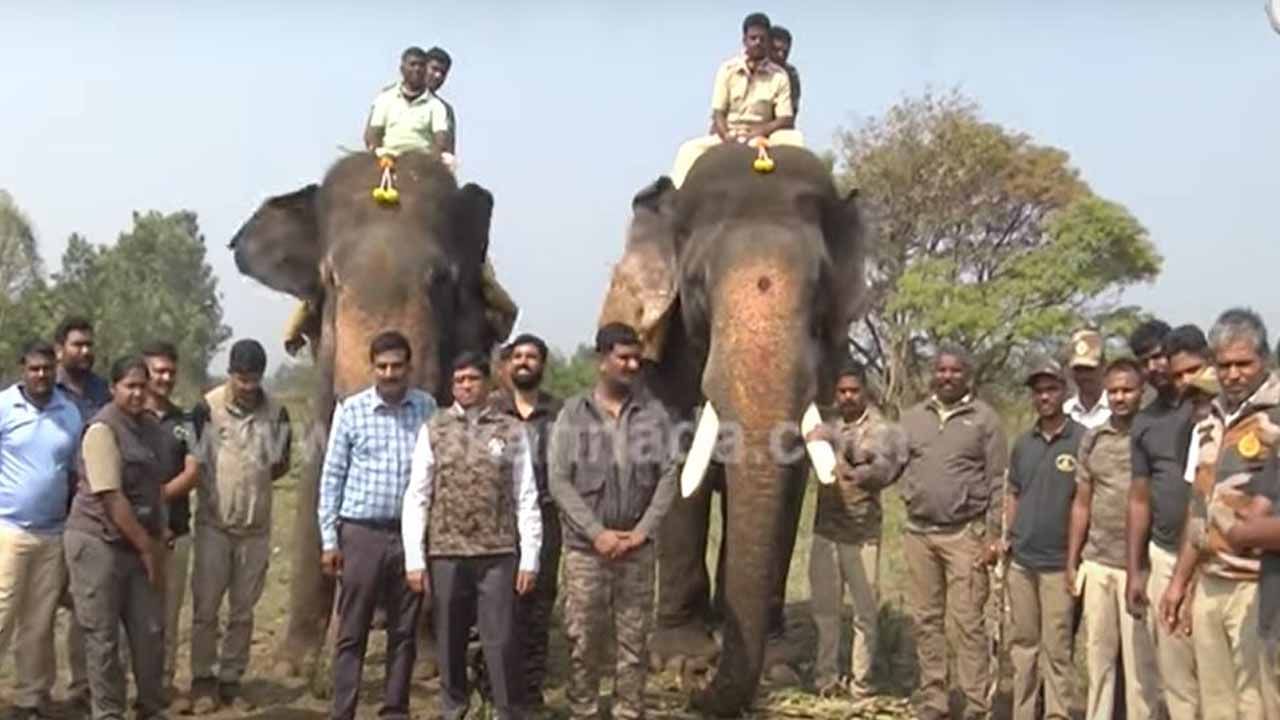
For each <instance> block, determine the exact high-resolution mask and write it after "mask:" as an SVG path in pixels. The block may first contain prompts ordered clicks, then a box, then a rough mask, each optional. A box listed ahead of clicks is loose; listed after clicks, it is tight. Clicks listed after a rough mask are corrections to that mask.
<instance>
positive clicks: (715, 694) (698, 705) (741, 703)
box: [689, 681, 751, 718]
mask: <svg viewBox="0 0 1280 720" xmlns="http://www.w3.org/2000/svg"><path fill="white" fill-rule="evenodd" d="M689 705H690V706H691V707H692V708H693V709H694V710H695V711H696V712H699V713H702V714H703V715H710V716H712V717H722V718H735V717H740V716H741V715H742V714H743V713H745V712H746V711H747V710H748V709H749V708H750V707H751V702H750V699H743V698H742V697H739V693H733V692H730V691H729V690H728V689H727V688H725V687H724V686H722V685H719V684H718V683H716V682H714V681H713V682H712V683H711V686H710V687H707V688H704V689H702V690H699V691H697V692H695V693H693V696H692V697H690V699H689Z"/></svg>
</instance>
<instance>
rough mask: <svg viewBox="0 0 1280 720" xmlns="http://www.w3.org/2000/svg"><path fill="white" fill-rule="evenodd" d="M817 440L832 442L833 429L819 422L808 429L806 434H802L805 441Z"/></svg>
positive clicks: (833, 437)
mask: <svg viewBox="0 0 1280 720" xmlns="http://www.w3.org/2000/svg"><path fill="white" fill-rule="evenodd" d="M818 440H821V441H823V442H829V443H834V442H835V440H836V435H835V431H834V429H833V428H832V427H831V426H830V425H828V424H826V423H819V424H818V425H816V426H814V428H813V429H812V430H810V431H809V434H808V435H805V436H804V441H805V442H807V443H810V442H815V441H818Z"/></svg>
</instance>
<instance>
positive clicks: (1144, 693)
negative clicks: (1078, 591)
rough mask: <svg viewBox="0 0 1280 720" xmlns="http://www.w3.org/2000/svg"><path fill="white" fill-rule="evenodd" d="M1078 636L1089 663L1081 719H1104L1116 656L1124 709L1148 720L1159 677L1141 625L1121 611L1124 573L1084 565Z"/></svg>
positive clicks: (1107, 715)
mask: <svg viewBox="0 0 1280 720" xmlns="http://www.w3.org/2000/svg"><path fill="white" fill-rule="evenodd" d="M1079 572H1080V573H1083V574H1084V580H1083V582H1084V634H1085V646H1086V654H1085V660H1086V662H1087V663H1088V665H1089V702H1088V709H1087V711H1086V713H1085V717H1086V718H1089V720H1110V719H1111V716H1112V711H1113V709H1114V708H1113V705H1114V698H1115V682H1116V653H1117V650H1118V651H1119V653H1120V655H1121V657H1122V660H1123V662H1124V673H1125V675H1124V687H1125V708H1126V710H1127V712H1128V716H1129V717H1132V718H1149V717H1153V713H1154V712H1155V710H1156V708H1157V707H1158V703H1159V701H1160V700H1159V682H1160V676H1159V673H1158V671H1157V670H1156V659H1155V648H1154V646H1153V645H1152V642H1151V634H1150V632H1149V631H1148V630H1147V626H1146V624H1145V623H1144V622H1143V621H1140V620H1135V619H1134V618H1133V616H1131V615H1130V614H1129V613H1128V611H1127V610H1126V609H1125V597H1124V586H1125V571H1124V570H1122V569H1120V568H1113V567H1107V566H1105V565H1099V564H1097V563H1091V562H1087V561H1086V562H1085V563H1084V564H1083V565H1082V566H1081V567H1080V570H1079Z"/></svg>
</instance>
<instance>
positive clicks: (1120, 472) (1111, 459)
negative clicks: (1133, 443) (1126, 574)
mask: <svg viewBox="0 0 1280 720" xmlns="http://www.w3.org/2000/svg"><path fill="white" fill-rule="evenodd" d="M1129 452H1130V449H1129V433H1127V432H1120V431H1119V430H1117V429H1116V428H1115V427H1114V426H1113V425H1112V424H1111V423H1110V422H1107V424H1106V425H1103V426H1102V427H1098V428H1094V429H1092V430H1089V431H1088V432H1086V433H1085V434H1084V437H1083V438H1082V439H1081V440H1080V457H1079V460H1078V461H1077V462H1076V485H1088V486H1090V487H1091V488H1092V489H1093V495H1092V497H1091V502H1090V505H1089V534H1088V537H1087V539H1086V540H1085V546H1084V555H1083V558H1084V559H1085V560H1092V561H1093V562H1096V563H1099V564H1101V565H1106V566H1107V567H1112V568H1120V569H1124V567H1125V561H1126V559H1127V558H1126V557H1125V540H1126V537H1125V523H1126V522H1127V520H1128V514H1127V513H1128V507H1129V506H1128V502H1129V500H1128V499H1129V485H1130V484H1131V483H1132V481H1133V471H1132V469H1131V464H1130V455H1129Z"/></svg>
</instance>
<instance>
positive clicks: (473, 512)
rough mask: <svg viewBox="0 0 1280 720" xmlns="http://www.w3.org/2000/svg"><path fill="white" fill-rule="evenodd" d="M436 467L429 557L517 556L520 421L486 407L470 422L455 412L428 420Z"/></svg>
mask: <svg viewBox="0 0 1280 720" xmlns="http://www.w3.org/2000/svg"><path fill="white" fill-rule="evenodd" d="M428 427H429V434H430V437H431V452H432V454H433V455H434V456H435V467H434V471H433V473H432V475H433V478H432V485H431V516H430V518H429V519H428V528H429V529H428V531H427V555H428V556H430V557H441V556H477V555H504V554H507V553H514V552H515V551H516V547H517V535H516V509H517V508H516V497H515V490H514V488H513V487H512V486H513V484H514V479H513V473H514V467H513V464H514V461H515V453H516V451H517V450H518V449H519V448H520V444H521V442H522V433H521V426H520V421H518V420H516V419H514V418H512V417H510V416H507V415H504V414H502V413H500V412H497V411H496V410H493V409H492V408H485V409H484V410H483V411H481V413H480V415H479V416H478V417H477V418H475V419H474V420H472V421H467V420H466V419H465V418H462V417H459V416H458V414H457V412H455V411H454V410H453V409H448V410H443V411H441V412H438V413H436V414H435V415H434V416H432V418H431V420H430V421H428Z"/></svg>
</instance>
